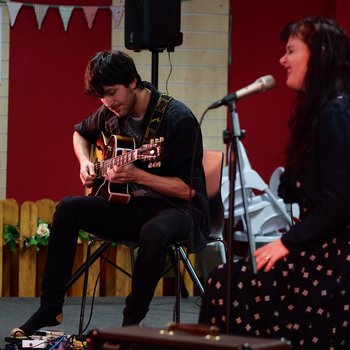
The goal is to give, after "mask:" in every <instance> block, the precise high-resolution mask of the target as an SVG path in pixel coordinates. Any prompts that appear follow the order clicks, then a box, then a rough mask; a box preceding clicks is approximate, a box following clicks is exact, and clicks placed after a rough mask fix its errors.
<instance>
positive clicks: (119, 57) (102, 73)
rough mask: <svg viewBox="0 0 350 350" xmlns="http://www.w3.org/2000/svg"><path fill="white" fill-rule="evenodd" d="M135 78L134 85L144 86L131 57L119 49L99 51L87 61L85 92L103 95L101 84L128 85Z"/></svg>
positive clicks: (98, 95)
mask: <svg viewBox="0 0 350 350" xmlns="http://www.w3.org/2000/svg"><path fill="white" fill-rule="evenodd" d="M135 79H136V87H137V88H140V89H142V88H144V85H143V82H142V80H141V78H140V75H139V73H138V72H137V69H136V66H135V63H134V61H133V59H132V58H131V57H130V56H129V55H127V54H126V53H124V52H121V51H113V50H107V51H101V52H98V53H96V54H95V55H94V56H93V57H92V58H91V59H90V61H89V63H88V65H87V67H86V71H85V93H86V94H87V95H92V96H97V97H103V95H104V93H105V91H104V89H103V85H105V86H111V85H124V86H125V87H127V86H129V85H130V84H131V83H132V82H133V81H134V80H135Z"/></svg>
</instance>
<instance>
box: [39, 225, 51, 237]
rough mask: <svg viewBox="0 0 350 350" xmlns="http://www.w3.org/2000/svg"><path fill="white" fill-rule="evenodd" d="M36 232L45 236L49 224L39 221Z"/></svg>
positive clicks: (47, 232) (48, 233) (47, 234)
mask: <svg viewBox="0 0 350 350" xmlns="http://www.w3.org/2000/svg"><path fill="white" fill-rule="evenodd" d="M36 234H37V235H38V236H40V237H47V236H49V235H50V230H49V225H48V224H46V223H41V224H39V225H38V228H37V230H36Z"/></svg>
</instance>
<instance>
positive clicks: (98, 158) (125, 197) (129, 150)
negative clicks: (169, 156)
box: [88, 133, 164, 204]
mask: <svg viewBox="0 0 350 350" xmlns="http://www.w3.org/2000/svg"><path fill="white" fill-rule="evenodd" d="M163 143H164V139H163V138H162V137H161V138H159V139H155V140H151V141H150V143H149V144H143V145H142V146H141V147H140V148H137V149H135V140H134V139H133V138H131V137H127V136H120V135H112V136H111V137H109V138H108V137H106V135H104V134H103V133H101V135H100V136H99V138H98V140H97V142H96V144H94V145H92V147H91V153H90V160H91V161H92V162H93V163H94V168H95V173H96V175H97V177H96V180H95V183H94V185H93V187H92V188H91V189H90V190H89V193H88V194H89V195H93V196H103V197H105V198H106V199H107V200H108V201H112V202H116V203H123V204H127V203H128V202H129V200H130V194H129V188H128V187H129V185H128V184H115V183H112V182H110V181H107V180H106V179H105V177H104V176H105V174H106V173H107V171H108V170H109V169H112V168H113V167H114V166H117V167H118V166H124V165H126V164H129V163H132V162H134V161H136V160H141V161H144V162H148V167H149V168H155V167H160V161H161V159H162V156H163Z"/></svg>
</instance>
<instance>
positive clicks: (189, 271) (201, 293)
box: [177, 246, 204, 297]
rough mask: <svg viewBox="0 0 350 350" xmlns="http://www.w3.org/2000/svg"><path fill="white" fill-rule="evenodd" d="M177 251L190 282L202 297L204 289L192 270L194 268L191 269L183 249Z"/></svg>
mask: <svg viewBox="0 0 350 350" xmlns="http://www.w3.org/2000/svg"><path fill="white" fill-rule="evenodd" d="M177 249H178V254H179V259H181V260H182V262H183V263H184V265H185V268H186V270H187V272H188V274H189V275H190V277H191V280H192V281H193V283H194V284H195V285H196V287H197V288H198V291H199V294H200V295H201V297H202V296H203V295H204V288H203V286H202V283H201V282H200V280H199V278H198V275H197V273H196V271H195V270H194V267H193V265H192V263H191V261H190V259H189V258H188V256H187V254H186V253H185V251H184V249H183V247H181V246H179V247H177ZM178 267H179V265H178ZM179 270H180V268H179Z"/></svg>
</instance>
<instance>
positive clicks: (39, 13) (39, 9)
mask: <svg viewBox="0 0 350 350" xmlns="http://www.w3.org/2000/svg"><path fill="white" fill-rule="evenodd" d="M33 6H34V11H35V15H36V20H37V21H38V28H39V30H40V29H41V26H42V24H43V20H44V18H45V16H46V12H47V10H48V9H49V5H41V4H34V5H33Z"/></svg>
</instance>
